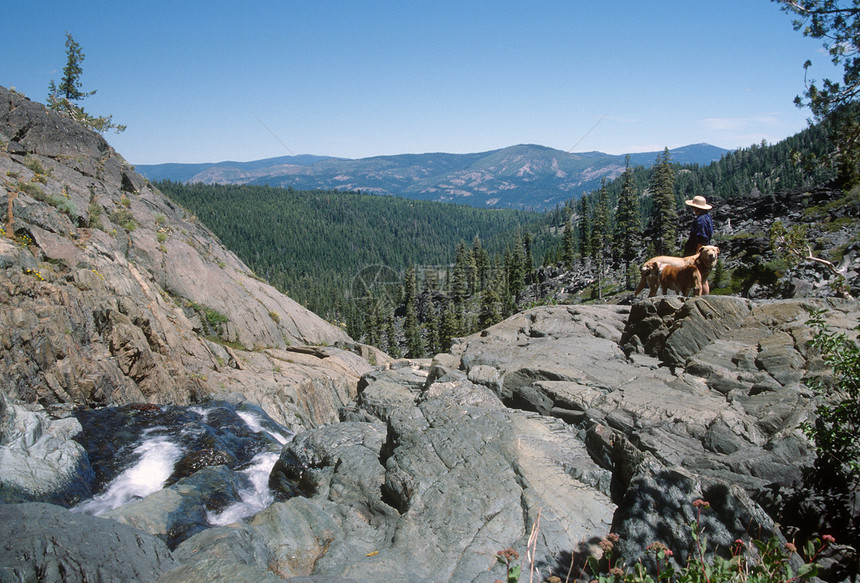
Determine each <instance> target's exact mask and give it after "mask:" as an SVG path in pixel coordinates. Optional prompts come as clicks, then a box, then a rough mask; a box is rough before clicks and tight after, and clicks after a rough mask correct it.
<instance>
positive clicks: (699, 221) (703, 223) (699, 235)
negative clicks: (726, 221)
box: [690, 213, 714, 245]
mask: <svg viewBox="0 0 860 583" xmlns="http://www.w3.org/2000/svg"><path fill="white" fill-rule="evenodd" d="M713 234H714V222H713V221H712V220H711V215H710V214H708V213H704V214H701V215H699V216H698V217H696V220H695V221H693V228H692V229H690V239H691V240H692V241H695V242H696V243H698V244H701V245H710V244H711V236H712V235H713Z"/></svg>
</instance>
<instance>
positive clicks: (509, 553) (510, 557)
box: [496, 548, 520, 563]
mask: <svg viewBox="0 0 860 583" xmlns="http://www.w3.org/2000/svg"><path fill="white" fill-rule="evenodd" d="M496 554H497V555H498V556H499V558H500V559H502V560H504V561H505V562H506V563H510V562H511V561H516V560H517V559H519V558H520V554H519V553H518V552H517V551H515V550H514V549H511V548H507V549H505V550H503V551H499V552H498V553H496Z"/></svg>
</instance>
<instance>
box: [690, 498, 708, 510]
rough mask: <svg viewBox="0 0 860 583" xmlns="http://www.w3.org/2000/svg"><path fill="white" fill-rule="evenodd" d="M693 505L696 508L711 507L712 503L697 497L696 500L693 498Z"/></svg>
mask: <svg viewBox="0 0 860 583" xmlns="http://www.w3.org/2000/svg"><path fill="white" fill-rule="evenodd" d="M693 507H694V508H703V509H707V508H710V507H711V503H710V502H706V501H705V500H702V499H701V498H697V499H696V500H693Z"/></svg>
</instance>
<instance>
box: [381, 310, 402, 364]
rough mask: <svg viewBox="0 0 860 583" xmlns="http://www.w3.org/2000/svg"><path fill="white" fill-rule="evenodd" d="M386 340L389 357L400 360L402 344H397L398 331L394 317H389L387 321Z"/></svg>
mask: <svg viewBox="0 0 860 583" xmlns="http://www.w3.org/2000/svg"><path fill="white" fill-rule="evenodd" d="M385 339H386V345H387V349H388V354H389V356H391V357H392V358H400V357H401V353H400V343H398V342H397V331H396V330H395V328H394V317H393V316H389V317H388V318H386V320H385Z"/></svg>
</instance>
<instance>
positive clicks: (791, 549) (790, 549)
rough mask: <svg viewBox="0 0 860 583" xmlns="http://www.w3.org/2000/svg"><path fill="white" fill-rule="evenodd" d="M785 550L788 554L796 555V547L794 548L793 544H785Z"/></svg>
mask: <svg viewBox="0 0 860 583" xmlns="http://www.w3.org/2000/svg"><path fill="white" fill-rule="evenodd" d="M785 550H787V551H788V552H789V553H796V552H797V547H796V546H794V543H785Z"/></svg>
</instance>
